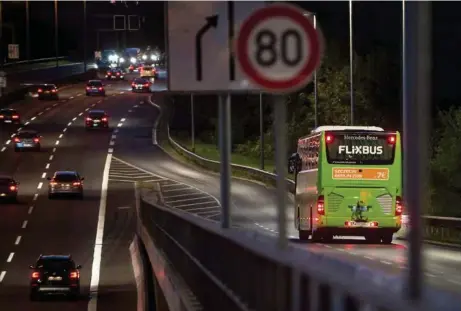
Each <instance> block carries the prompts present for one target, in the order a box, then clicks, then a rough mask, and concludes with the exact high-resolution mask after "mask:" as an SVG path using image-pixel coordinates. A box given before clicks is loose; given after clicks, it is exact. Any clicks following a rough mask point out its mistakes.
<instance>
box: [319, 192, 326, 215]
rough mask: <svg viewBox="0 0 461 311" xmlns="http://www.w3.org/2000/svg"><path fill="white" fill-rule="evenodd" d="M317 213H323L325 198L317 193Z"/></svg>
mask: <svg viewBox="0 0 461 311" xmlns="http://www.w3.org/2000/svg"><path fill="white" fill-rule="evenodd" d="M317 213H318V214H319V215H325V198H324V196H323V195H319V197H318V198H317Z"/></svg>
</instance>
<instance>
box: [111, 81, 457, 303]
mask: <svg viewBox="0 0 461 311" xmlns="http://www.w3.org/2000/svg"><path fill="white" fill-rule="evenodd" d="M156 90H158V91H159V92H157V93H155V94H154V96H153V100H154V102H160V101H161V100H162V99H163V94H162V92H161V91H162V90H164V88H162V85H161V84H158V87H157V89H156ZM146 103H149V102H148V101H147V100H146V101H145V103H144V104H143V105H139V106H138V107H137V108H136V109H134V110H133V112H132V113H131V114H130V117H129V119H128V120H127V122H128V123H127V125H128V126H127V127H124V128H123V129H122V130H121V132H120V133H119V135H118V138H117V144H116V147H115V150H114V156H115V157H116V158H117V159H120V160H122V161H124V162H125V165H126V163H128V164H132V165H134V167H133V166H132V170H133V172H132V175H133V176H135V177H134V178H133V180H134V179H136V176H139V177H138V178H141V179H149V178H150V179H153V180H155V179H157V180H158V181H159V182H160V184H161V185H166V186H167V187H164V186H163V187H162V190H163V193H164V197H165V199H166V200H167V203H169V204H171V205H173V206H175V207H177V208H180V209H184V210H187V211H189V212H191V213H195V214H198V215H200V216H202V217H204V218H208V219H212V220H217V221H219V210H220V207H219V203H218V202H219V176H218V175H217V174H214V173H208V172H205V171H203V170H201V169H197V168H194V167H191V166H190V165H186V164H183V163H181V162H178V161H177V160H175V159H173V158H172V157H170V156H169V155H168V154H166V153H165V152H164V151H163V150H162V149H161V148H160V147H159V146H158V145H154V144H153V143H152V139H151V130H152V129H151V128H152V125H153V124H154V122H155V119H156V118H157V115H158V110H157V109H156V108H155V107H154V106H153V105H151V104H146ZM120 165H121V164H120ZM136 168H138V175H136V172H135V171H136ZM149 173H151V175H152V177H148V176H147V175H148V174H149ZM114 178H117V176H115V177H114ZM165 179H171V180H170V181H166V180H165ZM114 182H115V181H114ZM126 183H127V184H129V181H127V182H126ZM169 184H171V186H168V185H169ZM174 184H176V185H174ZM190 186H192V187H190ZM127 187H128V188H127V189H130V187H131V185H130V186H127ZM128 196H131V194H130V195H128ZM231 201H232V208H233V210H232V213H233V217H232V222H233V224H234V225H238V226H242V227H247V228H251V229H253V230H258V231H260V232H263V233H265V234H277V225H276V221H275V219H276V207H275V203H274V202H275V194H274V191H273V190H272V189H268V188H266V187H265V186H263V185H260V184H257V183H253V182H249V181H244V180H233V181H232V200H231ZM204 203H205V204H204ZM292 205H293V202H290V206H289V207H288V211H287V213H288V224H287V226H288V233H289V235H290V240H291V242H292V245H294V246H295V247H299V248H302V249H308V250H309V251H312V252H316V253H319V254H327V255H329V256H333V257H335V258H341V259H343V260H346V261H350V262H353V263H358V264H360V265H362V266H364V267H365V268H367V269H379V270H382V271H386V272H387V274H388V275H389V277H390V278H391V279H393V278H394V277H395V279H397V278H398V277H399V276H401V275H404V274H405V273H406V271H407V260H406V250H407V247H406V244H405V243H403V242H399V241H395V242H394V243H393V244H392V245H369V244H366V243H365V241H364V240H362V239H348V238H347V237H342V238H340V239H338V240H336V241H335V242H334V243H331V244H320V243H315V244H313V243H301V242H299V240H298V239H297V232H296V230H295V229H294V228H293V221H292V219H293V207H292ZM424 257H425V277H426V279H427V281H428V283H429V284H431V285H434V286H436V287H438V288H442V289H445V290H447V291H449V292H455V293H458V294H459V292H461V272H460V271H461V269H460V268H461V250H458V249H451V248H447V247H439V246H433V245H424ZM399 286H403V284H399Z"/></svg>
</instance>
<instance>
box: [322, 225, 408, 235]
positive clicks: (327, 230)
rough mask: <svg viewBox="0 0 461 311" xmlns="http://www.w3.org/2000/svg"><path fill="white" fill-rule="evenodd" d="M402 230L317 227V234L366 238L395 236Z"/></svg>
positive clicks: (396, 228)
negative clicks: (369, 236) (370, 235)
mask: <svg viewBox="0 0 461 311" xmlns="http://www.w3.org/2000/svg"><path fill="white" fill-rule="evenodd" d="M399 230H400V227H395V228H393V227H392V228H389V227H381V228H380V227H378V228H346V227H317V228H315V230H314V231H315V232H318V233H320V234H326V235H332V236H366V235H369V234H373V233H375V234H377V235H384V234H394V233H396V232H397V231H399Z"/></svg>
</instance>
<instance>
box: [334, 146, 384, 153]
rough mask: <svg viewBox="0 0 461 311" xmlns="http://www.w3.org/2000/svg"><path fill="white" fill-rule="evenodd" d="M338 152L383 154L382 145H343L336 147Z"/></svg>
mask: <svg viewBox="0 0 461 311" xmlns="http://www.w3.org/2000/svg"><path fill="white" fill-rule="evenodd" d="M338 153H339V154H344V153H345V154H377V155H381V154H383V147H382V146H345V145H340V146H339V147H338Z"/></svg>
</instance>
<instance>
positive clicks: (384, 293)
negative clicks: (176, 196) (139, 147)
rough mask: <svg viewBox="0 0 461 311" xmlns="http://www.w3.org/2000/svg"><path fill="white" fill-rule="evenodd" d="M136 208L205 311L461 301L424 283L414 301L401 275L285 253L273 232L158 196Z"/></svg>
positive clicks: (384, 307) (429, 305) (443, 306)
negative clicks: (168, 203) (205, 215)
mask: <svg viewBox="0 0 461 311" xmlns="http://www.w3.org/2000/svg"><path fill="white" fill-rule="evenodd" d="M137 210H138V222H139V223H138V232H139V231H142V230H145V231H147V234H139V235H140V236H141V239H142V241H143V244H144V245H145V247H146V250H147V252H148V253H149V252H152V251H153V250H152V249H153V248H155V249H158V250H161V251H162V253H163V254H164V255H165V256H166V258H167V259H168V261H169V262H170V263H171V266H172V267H173V268H174V270H175V271H176V272H177V273H178V274H180V275H181V277H182V279H183V280H184V281H185V283H186V284H187V285H188V286H189V288H190V289H191V290H192V291H193V293H194V294H195V295H196V297H197V298H198V300H199V302H200V304H201V306H202V307H203V310H205V311H207V310H209V311H216V310H220V311H221V310H222V311H238V310H254V311H259V310H261V311H272V310H273V311H333V310H335V311H336V310H338V311H339V310H341V311H359V310H360V311H365V310H367V311H375V310H376V311H378V310H379V311H391V310H392V311H399V310H405V311H411V310H415V311H416V310H420V311H423V310H444V311H452V310H453V311H454V310H461V303H460V302H461V300H460V298H458V297H455V296H451V295H450V294H448V293H445V292H440V291H438V290H435V289H432V288H431V289H430V290H429V289H427V288H425V291H424V294H423V295H422V297H423V298H422V300H421V301H418V302H410V301H408V300H406V299H405V298H404V297H403V295H404V292H405V291H404V284H403V279H402V278H401V277H400V276H388V275H385V274H383V273H381V272H379V271H373V270H371V269H370V268H367V267H365V266H359V265H354V264H350V263H346V262H342V261H340V260H337V259H334V258H328V257H327V256H325V255H319V254H315V253H311V252H310V251H309V250H306V249H300V248H296V247H291V246H289V247H288V249H286V250H280V249H278V248H277V243H276V239H275V238H274V237H271V236H266V235H262V234H259V233H256V232H254V231H250V230H246V229H242V228H232V229H222V228H220V226H219V224H218V223H215V222H212V221H209V220H206V219H202V218H200V217H198V216H194V215H192V214H188V213H187V212H185V211H181V210H177V209H171V208H168V207H165V206H162V204H160V201H159V200H157V201H156V202H152V200H150V199H149V198H145V197H141V198H139V199H138V204H137ZM141 228H142V229H141ZM187 310H190V309H187ZM172 311H175V310H172Z"/></svg>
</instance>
